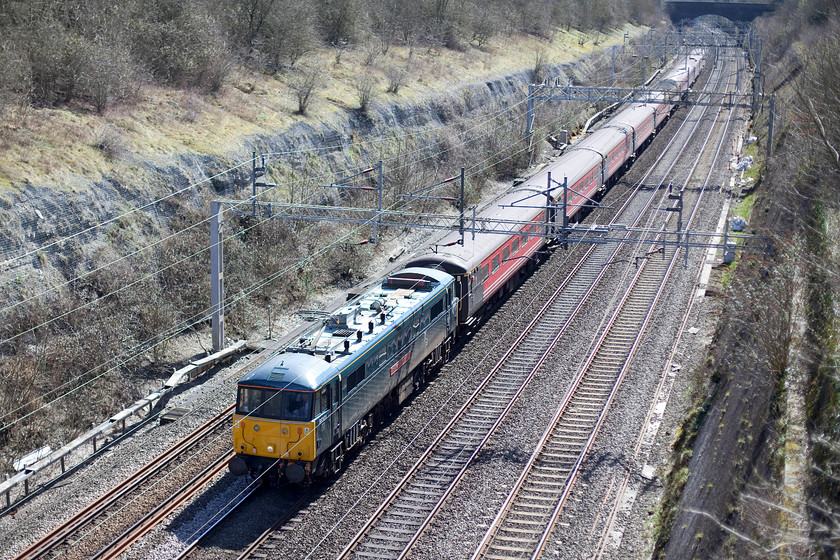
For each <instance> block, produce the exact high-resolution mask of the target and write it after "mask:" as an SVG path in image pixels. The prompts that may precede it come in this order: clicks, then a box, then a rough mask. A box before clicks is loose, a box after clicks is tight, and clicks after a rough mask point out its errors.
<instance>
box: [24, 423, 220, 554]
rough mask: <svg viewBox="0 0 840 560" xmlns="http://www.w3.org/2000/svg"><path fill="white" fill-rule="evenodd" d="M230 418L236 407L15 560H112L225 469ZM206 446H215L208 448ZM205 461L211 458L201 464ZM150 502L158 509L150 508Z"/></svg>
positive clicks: (105, 495)
mask: <svg viewBox="0 0 840 560" xmlns="http://www.w3.org/2000/svg"><path fill="white" fill-rule="evenodd" d="M232 412H233V407H229V408H227V409H226V410H224V411H222V412H221V413H219V414H218V415H217V416H216V417H215V418H213V419H211V420H210V421H209V422H207V423H206V424H204V425H203V426H201V427H200V428H198V429H197V430H195V431H194V432H192V433H191V434H190V435H189V436H187V437H186V438H184V439H183V440H181V441H180V442H179V443H178V444H177V445H176V446H173V447H172V448H170V449H169V450H167V451H166V452H164V453H162V454H161V455H159V456H158V457H157V458H155V460H153V461H152V462H150V463H148V464H146V465H145V466H144V467H143V468H142V469H140V470H138V471H137V472H136V473H134V474H133V475H131V476H130V477H128V478H126V479H125V480H123V481H122V482H121V483H120V484H118V485H117V486H115V487H114V488H112V489H111V490H109V491H108V492H106V493H105V494H103V495H102V496H101V497H99V498H98V499H96V500H95V501H94V502H93V503H91V504H90V505H89V506H88V507H86V508H85V509H83V510H82V511H80V512H79V513H77V514H76V515H74V516H73V517H71V518H70V519H68V520H67V521H66V522H64V523H63V524H61V525H60V526H59V527H57V528H56V529H54V530H53V531H51V532H50V533H49V534H47V535H46V536H45V537H43V538H42V539H40V540H39V541H38V542H36V543H34V544H32V545H31V546H30V547H29V548H27V549H26V550H24V551H23V552H22V553H21V554H19V555H18V556H17V557H16V558H15V560H33V559H41V558H58V557H61V558H63V559H70V558H113V557H115V556H116V555H118V554H119V553H120V552H122V551H124V550H125V549H127V548H128V546H130V544H131V543H133V542H134V541H136V540H137V539H139V538H140V537H141V536H142V535H144V534H145V533H146V532H147V531H148V530H149V529H150V528H151V527H152V526H154V524H156V523H158V522H159V521H160V520H161V519H163V518H164V517H165V516H166V515H167V514H168V512H171V511H173V510H174V509H175V508H177V507H178V506H179V505H181V504H183V502H184V501H186V500H187V499H188V498H189V496H191V495H194V494H195V492H197V491H198V489H200V487H202V486H203V485H204V484H206V482H207V481H209V480H210V479H211V478H212V477H213V476H215V475H216V474H218V473H219V472H221V471H222V470H223V469H224V467H225V465H226V463H227V461H226V460H225V459H226V458H229V457H230V456H231V455H232V452H231V451H230V449H229V445H226V444H227V440H226V439H225V436H226V435H227V432H228V430H229V429H230V417H231V414H232ZM208 441H210V442H215V443H216V446H215V447H214V446H213V445H212V444H211V445H208ZM207 455H209V456H210V457H209V458H207V459H203V457H204V456H207ZM197 457H202V459H196V458H197ZM214 457H215V460H213V458H214ZM188 459H190V460H188ZM193 459H195V460H193ZM208 464H210V466H209V467H208V466H207V465H208ZM176 488H177V489H178V490H175V489H176ZM150 501H152V502H155V503H156V504H157V507H149V503H150ZM114 536H116V538H113V537H114ZM109 537H110V538H109Z"/></svg>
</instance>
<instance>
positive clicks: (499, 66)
mask: <svg viewBox="0 0 840 560" xmlns="http://www.w3.org/2000/svg"><path fill="white" fill-rule="evenodd" d="M625 30H628V31H629V32H630V34H631V35H634V36H635V35H638V34H640V33H642V32H644V29H642V28H638V27H629V28H626V29H625V28H622V29H618V30H615V31H614V32H613V33H611V34H610V35H608V36H606V38H604V35H603V34H600V35H599V39H600V43H599V45H598V47H595V46H594V45H593V38H594V36H593V37H586V40H585V41H584V44H583V45H580V42H581V41H580V39H581V37H580V35H581V34H580V33H579V32H577V31H571V32H568V33H566V32H558V33H557V35H556V36H555V38H554V40H553V41H551V42H548V41H545V40H541V39H537V38H535V37H529V36H524V37H523V36H511V37H506V36H499V37H496V38H495V39H494V40H492V41H490V42H488V43H487V44H485V45H483V46H482V48H481V49H477V48H471V47H468V48H467V49H465V50H464V51H460V52H458V51H446V50H436V51H434V52H430V51H428V50H427V49H423V48H418V49H415V50H414V52H413V53H410V52H409V50H408V48H406V47H402V48H401V47H392V48H391V49H390V50H389V51H388V54H387V56H380V57H379V58H378V59H377V61H376V62H375V63H374V65H373V66H371V67H367V68H366V72H369V73H371V74H372V75H374V76H376V77H377V78H379V81H380V84H381V88H380V89H382V91H381V92H378V93H377V99H387V100H389V101H398V102H403V103H410V102H412V101H418V100H420V99H422V98H424V97H426V96H428V95H430V94H432V93H435V92H439V91H441V90H447V89H451V88H452V87H453V86H455V85H457V84H464V83H470V82H474V81H477V80H481V79H486V78H488V77H492V76H499V75H504V74H508V73H512V72H516V71H521V70H524V69H529V68H532V67H533V64H534V55H535V53H536V52H543V53H545V55H546V59H547V60H548V62H549V63H561V62H568V61H571V60H574V59H575V58H578V57H579V56H580V55H581V54H583V53H586V52H589V51H592V50H593V49H594V48H608V47H609V46H611V45H613V44H617V43H621V41H622V37H623V35H624V31H625ZM366 56H367V54H366V53H365V51H364V49H361V48H359V49H356V50H349V51H346V52H344V53H342V56H341V59H340V64H336V56H335V51H334V49H328V48H325V49H321V50H320V51H318V52H315V53H312V54H310V55H309V57H308V59H307V62H308V63H309V64H310V65H312V66H315V67H320V68H323V69H324V81H325V84H326V87H324V88H323V89H321V90H319V91H318V92H317V94H316V97H315V99H313V101H312V103H311V105H310V107H309V110H308V113H307V114H306V115H304V116H301V115H298V114H296V113H295V111H296V110H297V102H296V98H295V95H294V92H293V90H292V89H291V88H290V87H289V86H288V84H287V80H291V79H292V77H291V76H285V75H282V74H278V75H277V77H272V76H269V75H265V74H258V73H249V72H248V71H247V70H245V69H239V70H238V71H237V72H235V73H233V75H232V76H231V78H230V80H229V81H228V83H226V84H225V85H224V86H223V87H222V88H221V90H220V91H219V92H218V93H217V94H215V95H212V96H203V95H200V94H197V93H194V92H191V91H183V90H167V89H163V88H159V87H150V86H149V87H145V88H144V89H143V90H142V91H141V94H140V96H139V99H138V101H136V102H135V103H133V104H131V105H125V106H121V107H117V108H112V109H109V110H107V111H106V112H105V113H104V114H102V115H99V114H95V113H92V112H88V111H85V110H79V111H73V110H68V109H32V110H30V111H28V112H26V113H25V114H24V115H21V114H20V112H19V111H17V112H16V114H15V115H14V118H3V119H2V122H3V124H0V189H13V188H14V187H15V186H16V185H20V184H22V183H24V182H29V183H33V184H49V185H51V186H52V187H53V188H57V189H61V188H71V187H70V186H71V185H72V184H73V183H74V182H75V183H78V180H79V178H87V179H94V180H96V179H99V178H100V177H101V175H102V174H104V173H110V174H113V173H118V174H120V175H122V176H124V177H125V178H126V179H130V178H131V177H132V176H133V174H134V173H136V171H135V170H136V169H137V166H136V165H134V164H135V163H136V162H137V161H139V160H148V161H152V162H155V161H158V160H160V159H163V158H167V157H169V156H172V155H174V154H180V153H185V152H192V153H199V154H216V155H221V154H225V153H230V152H231V151H236V150H237V148H238V146H239V144H240V143H241V139H242V138H243V137H245V136H247V135H250V134H255V133H262V134H266V133H272V132H275V131H277V132H279V131H282V130H284V129H286V128H288V127H289V126H291V125H292V124H294V123H295V122H298V121H301V120H302V121H306V122H311V123H319V122H323V121H327V122H329V121H332V120H334V119H336V118H338V116H339V114H340V113H339V112H340V111H343V110H345V109H348V108H355V107H356V106H357V105H358V92H357V90H356V88H355V87H354V85H353V80H354V77H355V76H356V75H358V68H361V67H363V65H364V63H365V58H366ZM401 66H405V67H410V69H411V70H410V72H409V73H408V75H407V76H406V78H405V80H404V82H403V84H402V85H401V87H400V88H399V93H398V94H388V93H385V87H386V86H387V83H388V81H387V78H386V75H385V73H386V72H387V70H388V68H394V67H401ZM246 92H247V93H246ZM4 117H6V115H4ZM102 131H108V140H110V141H111V142H113V143H115V144H106V145H104V148H105V149H103V144H102V142H101V140H102V134H103V132H102ZM113 145H115V146H116V149H110V148H111V147H112V146H113Z"/></svg>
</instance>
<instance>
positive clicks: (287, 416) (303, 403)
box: [283, 391, 312, 422]
mask: <svg viewBox="0 0 840 560" xmlns="http://www.w3.org/2000/svg"><path fill="white" fill-rule="evenodd" d="M311 410H312V393H301V392H300V391H285V392H284V395H283V420H292V421H296V422H305V421H307V420H309V419H310V418H311V416H310V414H311Z"/></svg>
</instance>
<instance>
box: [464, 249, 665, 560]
mask: <svg viewBox="0 0 840 560" xmlns="http://www.w3.org/2000/svg"><path fill="white" fill-rule="evenodd" d="M653 250H654V248H651V251H653ZM675 262H676V253H674V252H673V251H671V254H670V255H669V256H668V258H667V259H665V260H664V262H663V261H662V260H661V259H659V258H653V259H646V260H645V261H644V262H642V263H641V264H640V265H639V269H638V271H637V273H636V274H635V276H634V278H633V280H632V283H631V286H630V287H629V289H628V290H627V291H626V292H625V294H624V296H623V298H622V300H621V302H620V304H619V306H618V308H617V309H616V311H615V312H614V313H613V315H612V316H611V317H610V319H609V321H608V324H607V326H606V328H605V329H604V331H603V333H602V335H601V337H600V339H599V340H598V342H597V343H596V348H595V350H594V351H593V352H592V353H591V354H590V356H589V357H588V359H587V360H586V362H585V364H584V366H583V367H582V368H581V370H580V371H579V373H578V374H577V376H576V377H575V380H574V382H573V384H572V387H571V388H570V389H569V391H568V392H567V393H566V395H565V396H564V398H563V401H562V403H561V405H560V407H559V408H558V411H557V414H556V415H555V417H554V418H553V419H552V421H551V424H550V427H549V429H548V430H546V432H545V433H544V434H543V437H542V438H541V439H540V442H539V444H538V447H537V450H536V451H535V452H534V453H533V454H532V455H531V459H530V460H529V461H528V464H527V465H526V467H525V470H524V471H523V474H522V475H521V476H520V478H519V480H518V481H517V482H516V484H515V485H514V488H513V490H512V491H511V494H510V495H509V497H508V499H507V500H506V501H505V503H504V505H503V506H502V510H501V511H500V512H499V514H498V516H497V517H496V519H495V520H494V521H493V523H492V524H491V526H490V529H489V530H488V532H487V534H486V536H485V538H484V539H483V540H482V542H481V544H480V545H479V548H478V550H477V551H476V553H475V554H474V555H473V559H474V560H477V559H478V558H492V559H494V560H501V559H507V558H532V559H533V558H538V557H539V556H540V554H541V553H542V551H543V549H544V548H545V546H546V543H547V541H548V538H549V536H550V534H551V530H552V529H553V527H554V524H555V521H556V519H557V516H558V515H559V514H560V511H561V510H562V507H563V505H564V504H565V500H566V498H567V497H568V494H569V491H570V489H571V486H572V483H573V482H574V480H575V477H576V475H577V473H578V472H579V469H580V467H581V464H582V463H583V460H584V459H585V457H586V454H587V452H588V450H589V449H590V447H591V446H592V443H593V441H594V440H595V436H596V435H597V433H598V430H599V428H600V427H601V425H602V424H603V422H604V419H605V418H606V415H607V412H608V411H609V408H610V404H612V401H613V400H614V399H615V395H616V393H617V391H618V388H619V386H620V385H621V381H622V379H623V378H624V375H625V374H626V372H627V369H628V367H629V364H630V361H631V359H632V357H633V354H634V353H635V351H636V349H637V348H638V346H639V342H640V341H641V338H642V335H643V334H644V331H645V327H646V326H647V324H648V322H649V320H650V317H651V314H652V312H653V309H654V307H655V305H656V302H657V301H658V299H659V297H660V296H661V294H662V291H663V289H664V287H665V284H666V282H667V278H668V275H669V274H670V271H671V269H672V268H673V266H674V263H675Z"/></svg>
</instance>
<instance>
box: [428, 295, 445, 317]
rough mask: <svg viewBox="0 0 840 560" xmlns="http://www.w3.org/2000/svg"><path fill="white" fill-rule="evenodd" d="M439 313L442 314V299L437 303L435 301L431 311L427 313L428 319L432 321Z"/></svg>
mask: <svg viewBox="0 0 840 560" xmlns="http://www.w3.org/2000/svg"><path fill="white" fill-rule="evenodd" d="M441 313H443V300H442V299H440V300H438V301H437V302H436V303H435V304H434V305H433V306H432V309H431V311H430V312H429V317H430V318H432V319H434V318H435V317H437V316H438V315H440V314H441Z"/></svg>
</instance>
